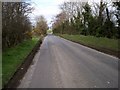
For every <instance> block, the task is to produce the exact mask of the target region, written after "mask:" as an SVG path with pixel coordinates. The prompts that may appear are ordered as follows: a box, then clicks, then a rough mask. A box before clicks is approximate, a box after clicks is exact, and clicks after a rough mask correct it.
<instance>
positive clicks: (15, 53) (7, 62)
mask: <svg viewBox="0 0 120 90" xmlns="http://www.w3.org/2000/svg"><path fill="white" fill-rule="evenodd" d="M38 40H39V38H37V37H34V38H32V39H31V40H26V41H24V42H22V43H20V44H19V45H17V46H15V47H12V48H8V49H6V50H5V51H4V52H3V53H2V84H3V85H5V84H6V83H7V82H8V80H9V79H10V78H11V77H12V75H13V74H14V73H15V71H16V70H17V68H18V67H19V66H20V65H21V63H22V62H23V60H24V59H25V58H26V56H27V55H28V54H29V53H30V52H31V50H32V49H33V48H34V46H35V45H36V43H37V42H38Z"/></svg>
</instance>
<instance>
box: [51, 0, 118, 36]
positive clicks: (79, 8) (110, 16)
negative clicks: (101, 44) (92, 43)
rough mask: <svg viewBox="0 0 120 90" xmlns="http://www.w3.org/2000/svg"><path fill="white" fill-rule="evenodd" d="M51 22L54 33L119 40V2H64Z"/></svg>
mask: <svg viewBox="0 0 120 90" xmlns="http://www.w3.org/2000/svg"><path fill="white" fill-rule="evenodd" d="M60 9H61V13H59V14H58V15H57V16H56V17H55V18H54V20H53V24H52V28H53V31H54V33H61V34H82V35H92V36H96V37H107V38H120V1H119V2H109V3H108V2H104V1H103V0H101V1H100V3H93V4H92V5H90V4H89V3H88V2H86V3H85V2H77V1H76V2H64V3H63V4H62V5H61V6H60Z"/></svg>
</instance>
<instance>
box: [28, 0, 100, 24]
mask: <svg viewBox="0 0 120 90" xmlns="http://www.w3.org/2000/svg"><path fill="white" fill-rule="evenodd" d="M64 1H69V0H30V2H31V4H32V6H33V7H34V11H33V13H32V14H31V15H30V17H31V22H32V23H33V24H34V23H35V17H36V16H39V15H43V16H45V18H46V19H47V22H48V25H49V26H50V22H51V20H52V18H53V17H54V16H56V15H57V14H58V13H59V12H60V9H59V5H60V4H62V3H63V2H64ZM71 1H74V0H71ZM79 1H80V0H79ZM81 1H87V0H81ZM90 1H94V2H99V0H89V2H90Z"/></svg>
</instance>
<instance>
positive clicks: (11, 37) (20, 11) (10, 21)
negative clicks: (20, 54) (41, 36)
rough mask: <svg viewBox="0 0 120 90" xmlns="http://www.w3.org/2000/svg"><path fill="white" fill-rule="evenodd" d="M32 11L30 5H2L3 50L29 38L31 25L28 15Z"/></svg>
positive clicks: (14, 3)
mask: <svg viewBox="0 0 120 90" xmlns="http://www.w3.org/2000/svg"><path fill="white" fill-rule="evenodd" d="M32 9H33V8H32V7H31V6H30V4H29V3H25V2H3V3H2V47H3V49H4V48H7V47H11V46H14V45H17V44H18V43H21V42H22V41H24V40H25V39H29V38H31V30H32V25H31V22H30V20H29V17H28V15H29V13H31V11H32Z"/></svg>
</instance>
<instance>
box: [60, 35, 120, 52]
mask: <svg viewBox="0 0 120 90" xmlns="http://www.w3.org/2000/svg"><path fill="white" fill-rule="evenodd" d="M59 36H61V37H63V38H65V39H68V40H71V41H74V42H77V43H80V44H83V45H86V46H89V47H92V48H95V49H98V50H100V51H103V52H104V51H105V50H106V51H108V52H111V53H113V52H115V53H117V52H120V47H119V46H118V41H119V40H117V39H108V38H104V37H99V38H98V37H94V36H83V35H68V34H62V35H61V34H60V35H59Z"/></svg>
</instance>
